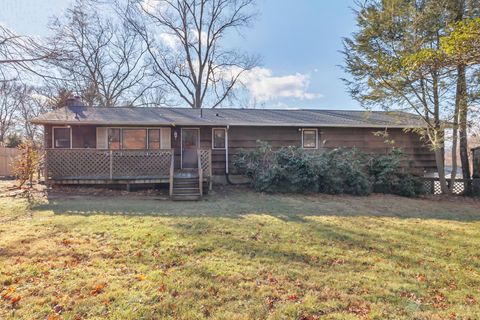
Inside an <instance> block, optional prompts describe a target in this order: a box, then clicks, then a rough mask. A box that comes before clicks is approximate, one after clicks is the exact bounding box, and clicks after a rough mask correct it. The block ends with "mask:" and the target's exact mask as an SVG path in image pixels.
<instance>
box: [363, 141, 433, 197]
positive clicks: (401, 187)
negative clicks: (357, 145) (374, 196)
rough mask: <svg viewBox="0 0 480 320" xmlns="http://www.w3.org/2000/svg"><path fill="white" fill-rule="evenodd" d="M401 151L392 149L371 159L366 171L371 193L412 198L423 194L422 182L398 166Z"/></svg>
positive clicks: (400, 159) (401, 154) (401, 156)
mask: <svg viewBox="0 0 480 320" xmlns="http://www.w3.org/2000/svg"><path fill="white" fill-rule="evenodd" d="M402 159H403V151H402V150H401V149H399V148H393V149H392V150H391V151H390V152H389V154H387V155H381V156H377V157H372V158H371V159H370V160H369V162H368V164H367V167H368V171H369V176H370V180H371V183H372V188H373V192H376V193H386V194H387V193H388V194H397V195H401V196H406V197H414V196H417V195H419V194H424V193H425V190H424V185H423V182H422V181H421V180H420V179H419V178H418V177H416V176H414V175H412V174H411V173H410V172H408V171H406V170H405V169H404V168H402V167H401V166H400V164H401V161H402Z"/></svg>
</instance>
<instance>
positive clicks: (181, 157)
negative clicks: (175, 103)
mask: <svg viewBox="0 0 480 320" xmlns="http://www.w3.org/2000/svg"><path fill="white" fill-rule="evenodd" d="M185 129H186V130H197V131H198V135H197V145H198V149H200V148H201V147H200V141H201V140H200V128H198V127H195V128H190V127H186V128H181V129H180V168H181V169H183V130H185Z"/></svg>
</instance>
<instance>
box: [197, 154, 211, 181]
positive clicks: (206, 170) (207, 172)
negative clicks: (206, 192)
mask: <svg viewBox="0 0 480 320" xmlns="http://www.w3.org/2000/svg"><path fill="white" fill-rule="evenodd" d="M198 159H199V160H200V163H201V165H202V169H203V176H204V177H211V176H212V151H211V150H209V149H198Z"/></svg>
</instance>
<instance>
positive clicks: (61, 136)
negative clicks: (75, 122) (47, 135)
mask: <svg viewBox="0 0 480 320" xmlns="http://www.w3.org/2000/svg"><path fill="white" fill-rule="evenodd" d="M70 130H71V128H53V147H54V148H56V149H70V148H71V147H72V140H71V131H70Z"/></svg>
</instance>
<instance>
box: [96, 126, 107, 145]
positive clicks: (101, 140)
mask: <svg viewBox="0 0 480 320" xmlns="http://www.w3.org/2000/svg"><path fill="white" fill-rule="evenodd" d="M107 132H108V128H105V127H97V149H108V133H107Z"/></svg>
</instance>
